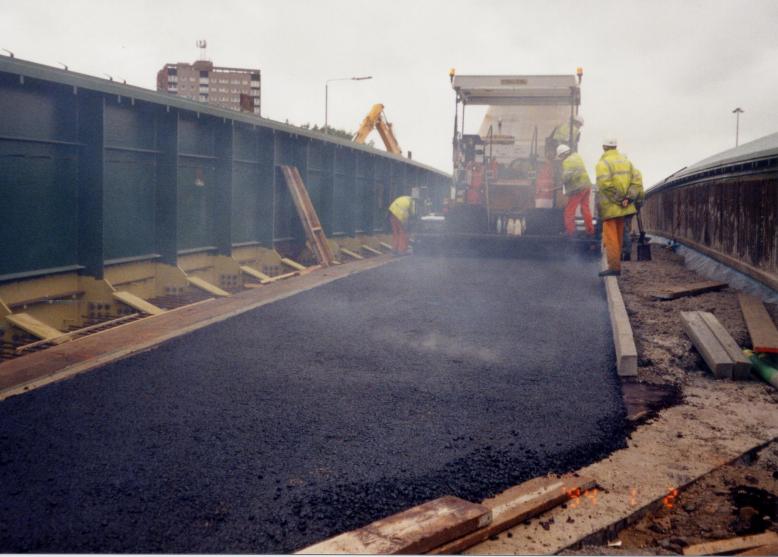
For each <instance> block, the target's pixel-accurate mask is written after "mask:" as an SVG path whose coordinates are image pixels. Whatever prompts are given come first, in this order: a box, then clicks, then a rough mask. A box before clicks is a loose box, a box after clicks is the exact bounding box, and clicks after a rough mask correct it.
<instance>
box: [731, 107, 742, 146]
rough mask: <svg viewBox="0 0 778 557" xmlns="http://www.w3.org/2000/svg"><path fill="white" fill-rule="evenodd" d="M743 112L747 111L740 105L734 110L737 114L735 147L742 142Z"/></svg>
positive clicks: (733, 112)
mask: <svg viewBox="0 0 778 557" xmlns="http://www.w3.org/2000/svg"><path fill="white" fill-rule="evenodd" d="M743 112H745V110H743V109H742V108H740V107H737V108H736V109H735V110H733V111H732V114H734V115H735V147H737V146H738V144H739V143H740V115H741V114H742V113H743Z"/></svg>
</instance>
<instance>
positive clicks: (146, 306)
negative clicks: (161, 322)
mask: <svg viewBox="0 0 778 557" xmlns="http://www.w3.org/2000/svg"><path fill="white" fill-rule="evenodd" d="M113 297H114V298H116V299H117V300H119V301H120V302H122V303H123V304H127V305H128V306H130V307H131V308H133V309H137V310H138V311H140V312H141V313H145V314H147V315H159V314H161V313H165V310H164V309H162V308H160V307H157V306H155V305H154V304H152V303H150V302H147V301H146V300H144V299H143V298H141V297H139V296H136V295H135V294H133V293H131V292H127V291H126V290H120V291H118V292H114V293H113Z"/></svg>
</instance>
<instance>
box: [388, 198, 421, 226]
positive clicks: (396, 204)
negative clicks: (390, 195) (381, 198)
mask: <svg viewBox="0 0 778 557" xmlns="http://www.w3.org/2000/svg"><path fill="white" fill-rule="evenodd" d="M389 212H390V213H392V214H393V215H394V216H395V217H397V220H399V221H400V222H401V223H403V224H408V219H410V218H411V217H412V216H414V215H415V214H416V202H415V201H414V200H413V198H412V197H411V196H410V195H401V196H400V197H398V198H397V199H395V200H394V201H392V204H391V205H389Z"/></svg>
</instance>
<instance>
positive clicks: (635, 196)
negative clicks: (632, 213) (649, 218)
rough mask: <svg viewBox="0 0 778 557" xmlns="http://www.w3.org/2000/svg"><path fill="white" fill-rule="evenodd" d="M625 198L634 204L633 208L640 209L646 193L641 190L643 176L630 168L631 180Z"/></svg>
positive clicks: (635, 169) (633, 168) (638, 171)
mask: <svg viewBox="0 0 778 557" xmlns="http://www.w3.org/2000/svg"><path fill="white" fill-rule="evenodd" d="M627 197H629V198H630V199H631V200H633V201H634V202H635V207H637V208H640V207H641V205H643V202H644V201H645V200H646V191H645V190H644V189H643V174H641V172H640V170H638V169H637V168H635V167H634V166H633V167H632V179H631V180H630V184H629V190H628V191H627Z"/></svg>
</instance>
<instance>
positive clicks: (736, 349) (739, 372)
mask: <svg viewBox="0 0 778 557" xmlns="http://www.w3.org/2000/svg"><path fill="white" fill-rule="evenodd" d="M699 314H700V317H702V320H703V321H704V322H705V324H706V325H707V326H708V328H709V329H710V331H711V332H712V333H713V334H714V336H715V337H716V339H717V340H718V341H719V343H720V344H721V346H722V347H723V348H724V350H725V351H726V352H727V355H728V356H729V357H730V359H731V360H732V364H733V366H732V379H750V378H751V361H750V360H749V359H748V358H746V356H745V355H744V354H743V349H742V348H741V347H740V346H738V343H737V342H735V339H734V338H732V335H730V334H729V331H727V329H725V328H724V325H722V324H721V323H720V322H719V320H718V319H716V316H715V315H713V314H712V313H710V312H708V311H701V312H699Z"/></svg>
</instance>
